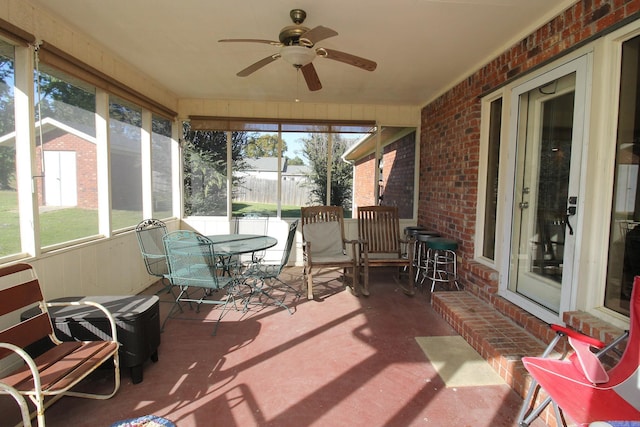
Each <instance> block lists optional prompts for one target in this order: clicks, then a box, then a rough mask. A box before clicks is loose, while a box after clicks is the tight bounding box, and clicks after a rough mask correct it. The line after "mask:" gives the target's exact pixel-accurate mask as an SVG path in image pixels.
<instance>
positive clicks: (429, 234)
mask: <svg viewBox="0 0 640 427" xmlns="http://www.w3.org/2000/svg"><path fill="white" fill-rule="evenodd" d="M414 235H415V245H416V246H415V254H416V256H415V259H416V261H415V268H416V279H415V280H416V282H417V281H418V277H419V276H420V273H422V280H421V281H420V284H422V283H424V279H425V278H427V277H428V276H429V269H430V266H431V262H430V261H429V257H428V248H427V241H428V240H429V239H433V238H435V237H440V233H438V232H436V231H429V230H418V231H416V233H415V234H414Z"/></svg>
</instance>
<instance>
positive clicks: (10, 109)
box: [0, 40, 22, 257]
mask: <svg viewBox="0 0 640 427" xmlns="http://www.w3.org/2000/svg"><path fill="white" fill-rule="evenodd" d="M13 64H14V48H13V46H12V45H10V44H8V43H5V42H4V41H2V40H0V136H2V137H6V136H10V135H12V134H13V137H12V138H3V139H4V142H1V143H0V257H2V256H6V255H11V254H17V253H19V252H21V251H22V248H21V244H20V224H19V214H18V191H17V190H18V187H17V183H16V139H15V133H14V131H15V120H14V111H15V109H14V92H13V86H14V69H15V68H14V65H13Z"/></svg>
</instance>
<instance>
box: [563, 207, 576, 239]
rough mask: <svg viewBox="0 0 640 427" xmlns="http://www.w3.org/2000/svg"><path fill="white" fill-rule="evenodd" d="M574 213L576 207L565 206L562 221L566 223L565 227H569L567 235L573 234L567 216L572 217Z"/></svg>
mask: <svg viewBox="0 0 640 427" xmlns="http://www.w3.org/2000/svg"><path fill="white" fill-rule="evenodd" d="M575 214H576V207H575V206H569V207H568V208H567V213H566V215H565V217H564V222H565V224H567V228H569V235H570V236H573V227H572V226H571V223H570V222H569V217H572V216H574V215H575Z"/></svg>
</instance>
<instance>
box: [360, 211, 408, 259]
mask: <svg viewBox="0 0 640 427" xmlns="http://www.w3.org/2000/svg"><path fill="white" fill-rule="evenodd" d="M358 237H359V238H360V239H361V240H366V241H367V242H368V250H369V253H397V254H400V252H401V250H402V248H401V245H400V241H401V238H402V236H401V235H400V218H399V216H398V208H397V207H396V206H360V207H358Z"/></svg>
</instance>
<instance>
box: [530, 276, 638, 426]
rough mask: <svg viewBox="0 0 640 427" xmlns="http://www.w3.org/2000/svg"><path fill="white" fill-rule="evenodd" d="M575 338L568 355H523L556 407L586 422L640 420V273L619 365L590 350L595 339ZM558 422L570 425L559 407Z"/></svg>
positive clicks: (582, 424)
mask: <svg viewBox="0 0 640 427" xmlns="http://www.w3.org/2000/svg"><path fill="white" fill-rule="evenodd" d="M569 342H570V343H571V345H572V346H573V347H574V350H575V352H574V353H573V354H571V355H570V356H569V357H567V358H565V359H561V360H560V359H551V358H546V357H523V358H522V362H523V364H524V367H525V368H526V369H527V371H529V373H530V374H531V376H532V378H533V379H534V380H535V381H536V382H537V384H539V385H540V387H541V388H542V389H544V390H545V391H546V392H547V394H548V395H549V397H550V399H551V401H552V402H553V404H554V407H556V408H557V407H559V408H561V409H562V412H563V414H565V415H567V416H568V417H569V418H571V419H572V420H573V421H574V422H575V423H577V424H578V425H581V426H586V425H588V424H589V423H591V422H595V421H638V420H640V369H639V365H640V276H636V278H635V280H634V286H633V292H632V294H631V314H630V326H629V337H628V341H627V346H626V348H625V350H624V353H623V354H622V356H621V357H620V361H619V362H618V363H617V364H616V365H615V366H614V367H613V368H611V369H610V370H609V371H605V370H604V368H603V367H602V365H601V364H600V360H599V358H598V355H597V354H595V353H593V352H591V350H590V349H589V347H590V346H594V342H593V341H592V342H587V341H584V340H582V339H581V338H580V335H579V334H578V335H575V336H570V337H569ZM610 347H611V346H609V348H610ZM556 422H557V424H558V425H564V421H563V420H562V419H561V417H560V414H559V413H558V411H557V410H556ZM524 425H526V424H524Z"/></svg>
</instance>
